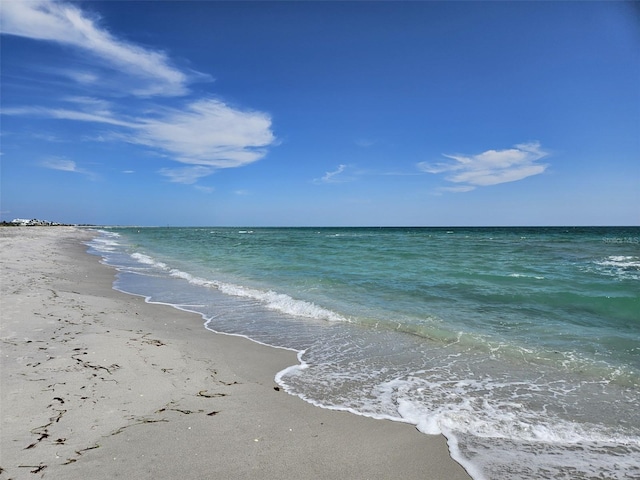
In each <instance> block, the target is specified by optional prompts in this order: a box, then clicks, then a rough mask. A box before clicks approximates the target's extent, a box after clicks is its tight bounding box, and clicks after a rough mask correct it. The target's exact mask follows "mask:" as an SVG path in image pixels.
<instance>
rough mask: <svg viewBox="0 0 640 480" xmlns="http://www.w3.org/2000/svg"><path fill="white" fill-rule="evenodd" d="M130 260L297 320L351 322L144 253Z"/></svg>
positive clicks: (283, 296) (300, 302)
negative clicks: (208, 276) (201, 274)
mask: <svg viewBox="0 0 640 480" xmlns="http://www.w3.org/2000/svg"><path fill="white" fill-rule="evenodd" d="M131 257H132V258H133V259H134V260H136V261H137V262H139V263H142V264H144V265H149V266H152V267H155V268H158V269H160V270H163V271H165V272H167V273H168V274H169V275H171V276H172V277H176V278H181V279H183V280H186V281H187V282H189V283H190V284H192V285H197V286H200V287H207V288H215V289H217V290H218V291H220V292H222V293H224V294H225V295H231V296H234V297H243V298H248V299H251V300H256V301H258V302H260V303H261V304H262V305H263V306H264V307H265V308H268V309H269V310H275V311H278V312H281V313H285V314H287V315H292V316H296V317H305V318H312V319H315V320H325V321H328V322H350V319H348V318H346V317H343V316H342V315H339V314H337V313H335V312H333V311H331V310H328V309H326V308H323V307H320V306H318V305H316V304H314V303H312V302H307V301H304V300H296V299H295V298H292V297H290V296H289V295H286V294H283V293H278V292H274V291H272V290H268V291H264V290H259V289H256V288H249V287H244V286H241V285H236V284H233V283H226V282H220V281H217V280H207V279H205V278H200V277H196V276H194V275H191V274H190V273H188V272H184V271H182V270H178V269H175V268H171V267H169V266H168V265H167V264H165V263H163V262H159V261H157V260H155V259H153V258H152V257H150V256H148V255H145V254H142V253H137V252H136V253H132V254H131Z"/></svg>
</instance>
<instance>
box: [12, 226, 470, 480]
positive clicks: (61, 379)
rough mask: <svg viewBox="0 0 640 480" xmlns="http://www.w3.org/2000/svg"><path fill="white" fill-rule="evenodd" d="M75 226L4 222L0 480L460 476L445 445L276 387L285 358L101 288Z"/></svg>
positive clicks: (103, 279)
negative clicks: (317, 404)
mask: <svg viewBox="0 0 640 480" xmlns="http://www.w3.org/2000/svg"><path fill="white" fill-rule="evenodd" d="M89 238H91V234H90V233H89V232H87V231H84V230H81V229H75V228H71V227H26V228H19V227H6V228H0V266H1V271H0V274H1V277H0V278H1V287H2V289H1V297H0V302H1V303H0V307H1V317H0V321H1V322H0V348H1V351H0V352H1V366H2V369H1V372H0V373H1V378H0V380H1V384H0V385H1V397H0V420H1V444H0V448H1V449H0V467H1V469H2V472H1V473H0V479H23V478H24V479H33V478H50V479H56V480H58V479H60V480H64V479H82V480H86V479H114V478H128V479H147V478H148V479H151V478H153V479H179V478H180V479H182V478H184V479H218V478H219V479H244V478H252V479H254V478H255V479H276V478H277V479H292V478H301V479H383V478H384V479H396V478H398V479H400V478H401V479H405V480H409V479H434V480H435V479H446V480H456V479H468V478H470V477H469V476H468V475H467V474H466V472H465V471H464V469H462V468H461V467H460V465H458V464H457V463H456V462H454V461H453V460H452V459H451V458H450V456H449V454H448V450H447V446H446V442H445V439H444V438H443V437H441V436H427V435H423V434H421V433H419V432H418V431H417V430H415V428H413V427H412V426H410V425H406V424H401V423H395V422H390V421H381V420H373V419H370V418H365V417H361V416H357V415H353V414H350V413H345V412H335V411H330V410H325V409H321V408H318V407H314V406H312V405H310V404H308V403H306V402H304V401H302V400H300V399H299V398H297V397H294V396H291V395H288V394H287V393H285V392H283V391H282V390H278V389H277V387H276V384H275V383H274V380H273V379H274V376H275V374H276V373H277V372H278V371H280V370H282V369H283V368H285V367H287V366H289V365H292V364H295V363H296V358H295V355H294V353H293V352H290V351H286V350H278V349H274V348H269V347H264V346H261V345H258V344H256V343H253V342H250V341H248V340H246V339H243V338H238V337H231V336H226V335H216V334H213V333H211V332H208V331H206V330H205V329H204V327H203V321H202V319H201V318H200V317H199V316H197V315H194V314H189V313H186V312H181V311H178V310H176V309H174V308H171V307H168V306H162V305H151V304H147V303H145V301H144V299H142V298H139V297H134V296H129V295H125V294H122V293H119V292H117V291H115V290H113V289H112V282H113V279H114V273H115V272H114V270H113V269H111V268H109V267H106V266H103V265H100V264H99V258H98V257H94V256H91V255H88V254H86V253H85V252H86V246H84V245H83V243H82V242H83V241H86V240H87V239H89Z"/></svg>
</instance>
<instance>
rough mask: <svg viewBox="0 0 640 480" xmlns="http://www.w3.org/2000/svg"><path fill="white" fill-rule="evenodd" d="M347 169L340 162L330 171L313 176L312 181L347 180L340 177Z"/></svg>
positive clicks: (332, 181) (336, 181)
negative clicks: (317, 176) (316, 176)
mask: <svg viewBox="0 0 640 480" xmlns="http://www.w3.org/2000/svg"><path fill="white" fill-rule="evenodd" d="M346 169H347V166H346V165H343V164H340V165H338V168H336V169H335V170H333V171H331V172H326V173H325V174H324V175H323V176H322V177H320V178H314V179H313V182H314V183H341V182H345V181H347V180H346V179H345V178H344V177H342V176H341V175H342V173H344V171H345V170H346Z"/></svg>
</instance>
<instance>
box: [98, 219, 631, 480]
mask: <svg viewBox="0 0 640 480" xmlns="http://www.w3.org/2000/svg"><path fill="white" fill-rule="evenodd" d="M96 235H97V238H96V239H95V240H94V241H93V242H91V244H90V246H91V249H90V251H91V252H92V253H95V254H99V255H102V256H103V258H104V259H105V262H106V263H108V264H110V265H113V266H115V267H117V268H118V270H119V274H118V277H117V280H116V283H115V288H117V289H119V290H123V291H126V292H129V293H133V294H138V295H143V296H145V297H149V300H150V301H155V302H163V303H169V304H172V305H174V306H176V307H177V308H181V309H184V310H189V311H194V312H198V313H200V314H201V315H202V316H203V318H204V319H205V321H206V328H208V329H209V330H213V331H218V332H222V333H229V334H238V335H244V336H247V337H249V338H251V339H253V340H255V341H259V342H262V343H265V344H268V345H273V346H279V347H285V348H290V349H293V350H296V351H298V352H299V355H298V357H299V360H300V364H299V365H294V366H292V367H291V368H289V369H287V370H285V371H283V372H280V373H279V374H278V376H277V381H278V382H279V383H280V384H281V385H282V387H283V388H284V389H286V390H287V391H288V392H289V393H291V394H294V395H298V396H300V397H302V398H304V399H305V400H307V401H309V402H312V403H314V404H317V405H319V406H323V407H326V408H335V409H344V410H349V411H353V412H355V413H359V414H364V415H369V416H373V417H377V418H389V419H393V420H397V421H403V422H407V423H412V424H414V425H416V426H417V428H418V429H419V430H421V431H423V432H424V433H426V434H435V433H443V434H444V435H445V436H446V437H447V439H448V442H449V447H450V450H451V453H452V455H453V456H454V458H456V459H457V460H458V461H460V463H462V464H463V466H465V468H467V470H468V471H469V472H470V473H471V475H472V476H473V477H474V478H476V479H482V478H487V479H503V478H514V479H544V478H554V479H555V478H566V479H579V478H640V228H638V227H630V228H613V227H607V228H605V227H601V228H595V227H593V228H449V229H447V228H315V229H314V228H272V229H271V228H254V229H249V228H246V229H239V228H109V229H105V230H102V231H100V232H98V233H97V234H96Z"/></svg>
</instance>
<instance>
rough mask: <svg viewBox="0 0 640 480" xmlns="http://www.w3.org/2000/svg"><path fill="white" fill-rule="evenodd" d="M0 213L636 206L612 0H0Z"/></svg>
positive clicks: (413, 211) (588, 217)
mask: <svg viewBox="0 0 640 480" xmlns="http://www.w3.org/2000/svg"><path fill="white" fill-rule="evenodd" d="M0 8H1V9H2V10H1V13H2V20H1V31H2V44H1V48H2V55H1V67H2V69H1V75H2V77H1V89H2V91H1V93H2V116H1V117H0V118H1V122H2V123H1V127H0V128H1V136H0V141H1V152H2V155H1V156H0V162H1V165H0V173H1V182H2V183H1V186H2V192H1V197H0V199H1V204H0V213H1V219H2V220H11V219H13V218H16V217H18V218H25V217H27V218H34V217H35V218H41V219H46V220H53V221H62V222H69V223H93V224H126V225H232V226H307V225H309V226H323V225H328V226H332V225H335V226H341V225H353V226H359V225H424V226H431V225H434V226H444V225H451V226H454V225H639V224H640V140H639V139H640V21H639V20H640V9H639V8H638V6H637V3H636V4H635V5H634V4H633V3H625V2H269V1H263V2H209V1H193V2H191V1H184V2H177V1H176V2H174V1H162V2H161V1H158V2H133V1H113V2H99V1H92V2H74V3H70V2H53V1H50V0H33V1H17V0H13V1H6V2H2V4H1V6H0Z"/></svg>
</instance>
